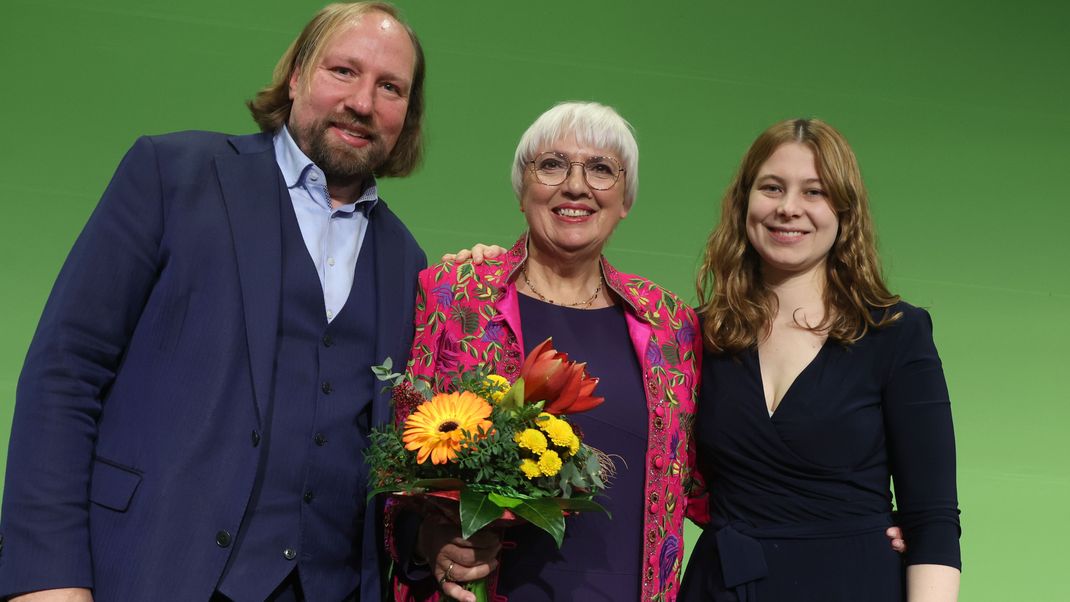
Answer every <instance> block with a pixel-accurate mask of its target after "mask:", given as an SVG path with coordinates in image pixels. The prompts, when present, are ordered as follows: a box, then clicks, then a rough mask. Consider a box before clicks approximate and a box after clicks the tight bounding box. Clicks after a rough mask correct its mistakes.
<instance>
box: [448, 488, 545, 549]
mask: <svg viewBox="0 0 1070 602" xmlns="http://www.w3.org/2000/svg"><path fill="white" fill-rule="evenodd" d="M460 510H461V537H463V538H465V539H468V538H470V537H472V536H473V535H475V534H476V531H479V530H480V529H482V528H483V527H486V526H487V525H489V524H490V523H491V522H492V521H494V520H496V519H498V518H501V516H502V509H501V508H499V507H498V506H497V504H495V503H494V502H492V501H490V497H489V496H488V495H487V494H485V493H481V492H479V491H473V490H472V489H470V488H468V487H465V488H463V489H461V509H460ZM559 545H560V544H559Z"/></svg>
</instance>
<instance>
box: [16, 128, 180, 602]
mask: <svg viewBox="0 0 1070 602" xmlns="http://www.w3.org/2000/svg"><path fill="white" fill-rule="evenodd" d="M161 199H162V194H161V189H160V182H159V171H158V167H157V159H156V152H155V149H154V147H153V143H152V141H151V140H150V139H148V138H142V139H140V140H138V142H137V143H136V144H135V145H134V147H133V148H132V149H131V150H130V151H129V152H128V154H127V155H126V157H125V158H124V159H123V161H122V163H121V164H120V166H119V168H118V170H117V171H116V173H115V176H114V177H113V178H112V181H111V183H110V184H109V186H108V188H107V190H106V191H105V193H104V196H103V198H102V199H101V201H100V204H99V205H98V206H97V208H96V210H95V211H94V213H93V215H92V217H91V218H90V219H89V222H88V223H87V225H86V227H85V229H84V230H83V231H82V234H81V235H80V236H79V238H78V240H77V242H76V243H75V245H74V248H73V249H72V250H71V253H70V255H69V256H68V258H67V261H66V263H65V264H64V266H63V269H62V270H61V272H60V274H59V277H58V279H57V280H56V284H55V286H54V287H53V289H52V294H51V296H50V297H49V300H48V303H47V304H46V306H45V309H44V312H43V314H42V317H41V321H40V324H39V325H38V328H37V332H36V334H35V335H34V338H33V342H32V343H31V345H30V349H29V352H28V354H27V357H26V363H25V365H24V366H23V370H22V374H21V376H20V378H19V384H18V390H17V393H16V406H15V415H14V420H13V423H12V434H11V441H10V447H9V456H8V466H7V481H6V489H5V492H4V501H3V523H2V526H0V532H2V534H3V541H4V553H3V556H2V557H0V597H2V596H4V595H10V594H14V593H18V592H26V591H34V590H39V589H48V588H56V587H93V573H92V559H91V557H90V539H89V538H90V535H89V474H90V464H91V462H92V459H93V454H94V446H95V443H96V436H97V421H98V419H99V416H100V413H101V410H102V404H103V399H104V397H105V395H106V393H107V390H108V388H109V386H110V385H111V383H112V381H113V379H114V377H115V374H116V372H117V370H118V367H119V365H120V363H121V361H122V358H123V354H124V351H125V349H126V347H127V344H128V342H129V339H130V336H131V333H132V332H133V330H134V327H135V326H136V324H137V322H138V319H139V318H140V316H141V313H142V310H143V308H144V305H145V302H146V299H147V298H148V296H149V294H150V292H151V290H152V288H153V285H154V283H155V281H156V276H157V273H158V270H159V262H160V257H159V248H160V240H161V237H162V232H163V221H164V211H163V208H162V205H161Z"/></svg>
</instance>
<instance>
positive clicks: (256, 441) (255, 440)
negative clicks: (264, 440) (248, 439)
mask: <svg viewBox="0 0 1070 602" xmlns="http://www.w3.org/2000/svg"><path fill="white" fill-rule="evenodd" d="M252 440H253V447H256V446H257V445H260V433H259V432H257V431H253V436H252Z"/></svg>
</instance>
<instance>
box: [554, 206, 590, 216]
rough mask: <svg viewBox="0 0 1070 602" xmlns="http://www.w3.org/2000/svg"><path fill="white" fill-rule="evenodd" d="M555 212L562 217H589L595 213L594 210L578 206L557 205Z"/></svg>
mask: <svg viewBox="0 0 1070 602" xmlns="http://www.w3.org/2000/svg"><path fill="white" fill-rule="evenodd" d="M553 212H554V213H556V214H557V215H560V216H561V217H587V216H589V215H594V211H591V210H590V209H579V208H576V207H556V208H554V209H553Z"/></svg>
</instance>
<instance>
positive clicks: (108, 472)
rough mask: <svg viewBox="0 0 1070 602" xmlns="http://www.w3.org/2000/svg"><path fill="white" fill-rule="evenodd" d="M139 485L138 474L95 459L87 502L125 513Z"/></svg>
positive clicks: (139, 477)
mask: <svg viewBox="0 0 1070 602" xmlns="http://www.w3.org/2000/svg"><path fill="white" fill-rule="evenodd" d="M140 483H141V473H140V472H137V471H135V470H133V469H130V468H125V467H122V466H119V465H118V464H114V463H112V462H110V461H108V460H105V459H103V458H95V459H94V460H93V477H92V480H91V481H90V485H89V501H91V502H93V503H94V504H98V505H100V506H104V507H105V508H111V509H112V510H117V511H119V512H126V509H127V508H129V507H130V500H131V499H132V498H133V497H134V491H136V490H137V486H138V485H139V484H140Z"/></svg>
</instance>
